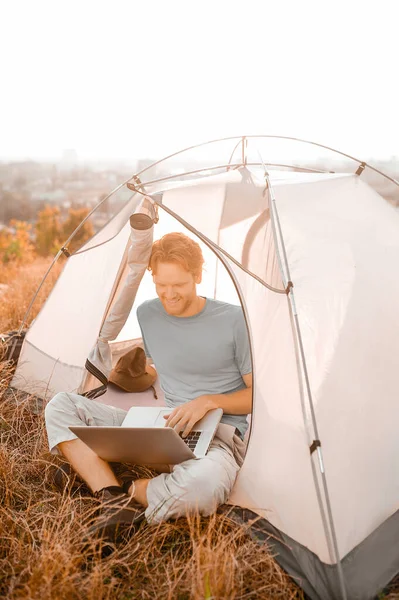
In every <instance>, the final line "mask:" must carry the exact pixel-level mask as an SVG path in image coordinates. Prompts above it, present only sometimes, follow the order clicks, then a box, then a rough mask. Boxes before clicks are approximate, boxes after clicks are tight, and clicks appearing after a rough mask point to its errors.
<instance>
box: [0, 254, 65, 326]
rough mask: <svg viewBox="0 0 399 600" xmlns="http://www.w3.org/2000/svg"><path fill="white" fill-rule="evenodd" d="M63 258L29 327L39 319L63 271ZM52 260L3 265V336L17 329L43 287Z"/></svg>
mask: <svg viewBox="0 0 399 600" xmlns="http://www.w3.org/2000/svg"><path fill="white" fill-rule="evenodd" d="M62 262H63V259H62V258H61V259H60V260H58V262H57V263H56V264H55V265H54V267H53V269H52V270H51V271H50V274H49V276H48V277H47V279H46V281H45V283H44V285H43V287H42V289H41V291H40V294H39V296H38V298H37V299H36V302H35V303H34V305H33V307H32V310H31V312H30V314H29V317H28V321H27V325H29V324H30V323H31V322H32V320H33V319H34V318H35V317H36V315H37V313H38V312H39V310H40V308H41V306H42V305H43V302H44V301H45V299H46V298H47V296H48V294H49V292H50V290H51V289H52V287H53V285H54V283H55V282H56V280H57V277H58V275H59V274H60V271H61V269H62V264H61V263H62ZM50 264H51V260H49V259H48V258H38V259H36V260H35V261H34V262H32V263H30V264H27V265H13V264H10V265H0V284H1V285H2V286H4V287H2V288H1V289H0V333H5V332H7V331H11V330H13V329H17V328H18V327H19V326H20V324H21V322H22V319H23V318H24V315H25V312H26V309H27V308H28V306H29V303H30V301H31V299H32V297H33V295H34V293H35V292H36V290H37V288H38V287H39V285H40V282H41V280H42V278H43V276H44V274H45V273H46V271H47V269H48V267H49V265H50Z"/></svg>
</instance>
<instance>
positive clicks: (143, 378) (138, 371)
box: [109, 346, 156, 392]
mask: <svg viewBox="0 0 399 600" xmlns="http://www.w3.org/2000/svg"><path fill="white" fill-rule="evenodd" d="M155 379H156V377H155V376H154V375H150V374H149V373H147V372H146V358H145V353H144V350H143V349H142V348H140V346H135V347H134V348H132V350H129V352H127V353H126V354H124V355H123V356H121V357H120V359H119V360H118V362H117V363H116V365H115V368H114V369H113V370H112V371H111V374H110V376H109V381H111V383H114V384H115V385H117V386H118V387H120V388H121V389H122V390H125V392H145V390H148V388H150V387H151V386H152V385H153V383H154V381H155Z"/></svg>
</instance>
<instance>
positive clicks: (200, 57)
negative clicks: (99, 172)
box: [0, 0, 399, 160]
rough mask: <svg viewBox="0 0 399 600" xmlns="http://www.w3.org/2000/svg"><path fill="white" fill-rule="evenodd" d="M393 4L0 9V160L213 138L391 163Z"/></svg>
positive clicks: (138, 152)
mask: <svg viewBox="0 0 399 600" xmlns="http://www.w3.org/2000/svg"><path fill="white" fill-rule="evenodd" d="M395 6H397V2H395V1H394V0H389V1H388V0H379V1H378V2H376V1H375V0H374V1H372V2H369V1H366V0H362V1H357V0H345V1H341V0H334V1H327V0H324V1H320V0H319V1H318V2H314V1H310V0H302V1H301V2H299V1H292V2H291V1H290V2H288V1H284V0H273V1H268V0H256V1H255V0H240V1H236V0H230V1H228V2H226V1H224V0H210V1H209V0H201V1H198V0H185V1H180V0H162V1H155V0H140V1H138V0H130V1H124V0H112V2H111V1H102V0H96V1H95V2H92V1H91V0H78V1H76V0H68V1H64V0H51V1H46V0H35V2H32V1H31V0H27V1H23V0H12V1H10V0H0V22H1V24H2V25H1V36H0V57H1V59H0V60H1V63H0V64H1V69H0V77H1V83H2V85H1V88H2V93H1V94H0V158H1V159H3V160H7V159H15V158H18V159H25V158H33V159H44V158H50V159H58V158H60V157H61V156H62V153H63V151H64V150H65V149H71V148H73V149H75V150H76V152H77V155H78V157H79V158H80V159H118V158H129V159H130V158H138V157H150V158H154V159H156V158H161V157H162V156H164V155H165V154H168V153H170V152H174V151H177V150H179V149H181V148H183V147H186V146H191V145H193V144H197V143H201V142H204V141H207V140H211V139H216V138H219V137H225V136H236V135H238V136H240V135H255V134H268V135H270V134H272V135H283V136H293V137H299V138H303V139H307V140H312V141H314V142H318V143H321V144H325V145H327V146H331V147H333V148H336V149H339V150H341V151H343V152H346V153H348V154H352V155H354V156H356V157H359V158H369V157H373V158H376V159H385V158H390V157H392V156H397V157H398V160H399V124H398V111H399V108H398V107H399V102H398V89H399V86H398V85H397V75H398V54H399V53H398V41H397V24H396V23H397V19H396V10H395Z"/></svg>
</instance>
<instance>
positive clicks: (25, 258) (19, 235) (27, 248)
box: [0, 219, 35, 263]
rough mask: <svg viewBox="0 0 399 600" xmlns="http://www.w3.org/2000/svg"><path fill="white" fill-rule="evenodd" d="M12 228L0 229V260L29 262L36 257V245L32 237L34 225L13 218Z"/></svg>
mask: <svg viewBox="0 0 399 600" xmlns="http://www.w3.org/2000/svg"><path fill="white" fill-rule="evenodd" d="M10 226H11V227H12V229H2V230H1V231H0V260H1V262H3V263H10V262H15V263H29V262H32V260H33V259H34V257H35V247H34V245H33V243H32V242H31V239H30V234H31V229H32V226H31V225H29V223H26V222H25V221H17V220H15V219H13V220H12V221H11V222H10Z"/></svg>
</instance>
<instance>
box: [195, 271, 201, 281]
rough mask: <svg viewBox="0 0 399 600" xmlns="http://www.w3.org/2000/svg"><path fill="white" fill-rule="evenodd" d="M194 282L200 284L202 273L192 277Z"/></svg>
mask: <svg viewBox="0 0 399 600" xmlns="http://www.w3.org/2000/svg"><path fill="white" fill-rule="evenodd" d="M194 281H195V283H201V281H202V273H199V274H198V275H196V276H195V277H194Z"/></svg>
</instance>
